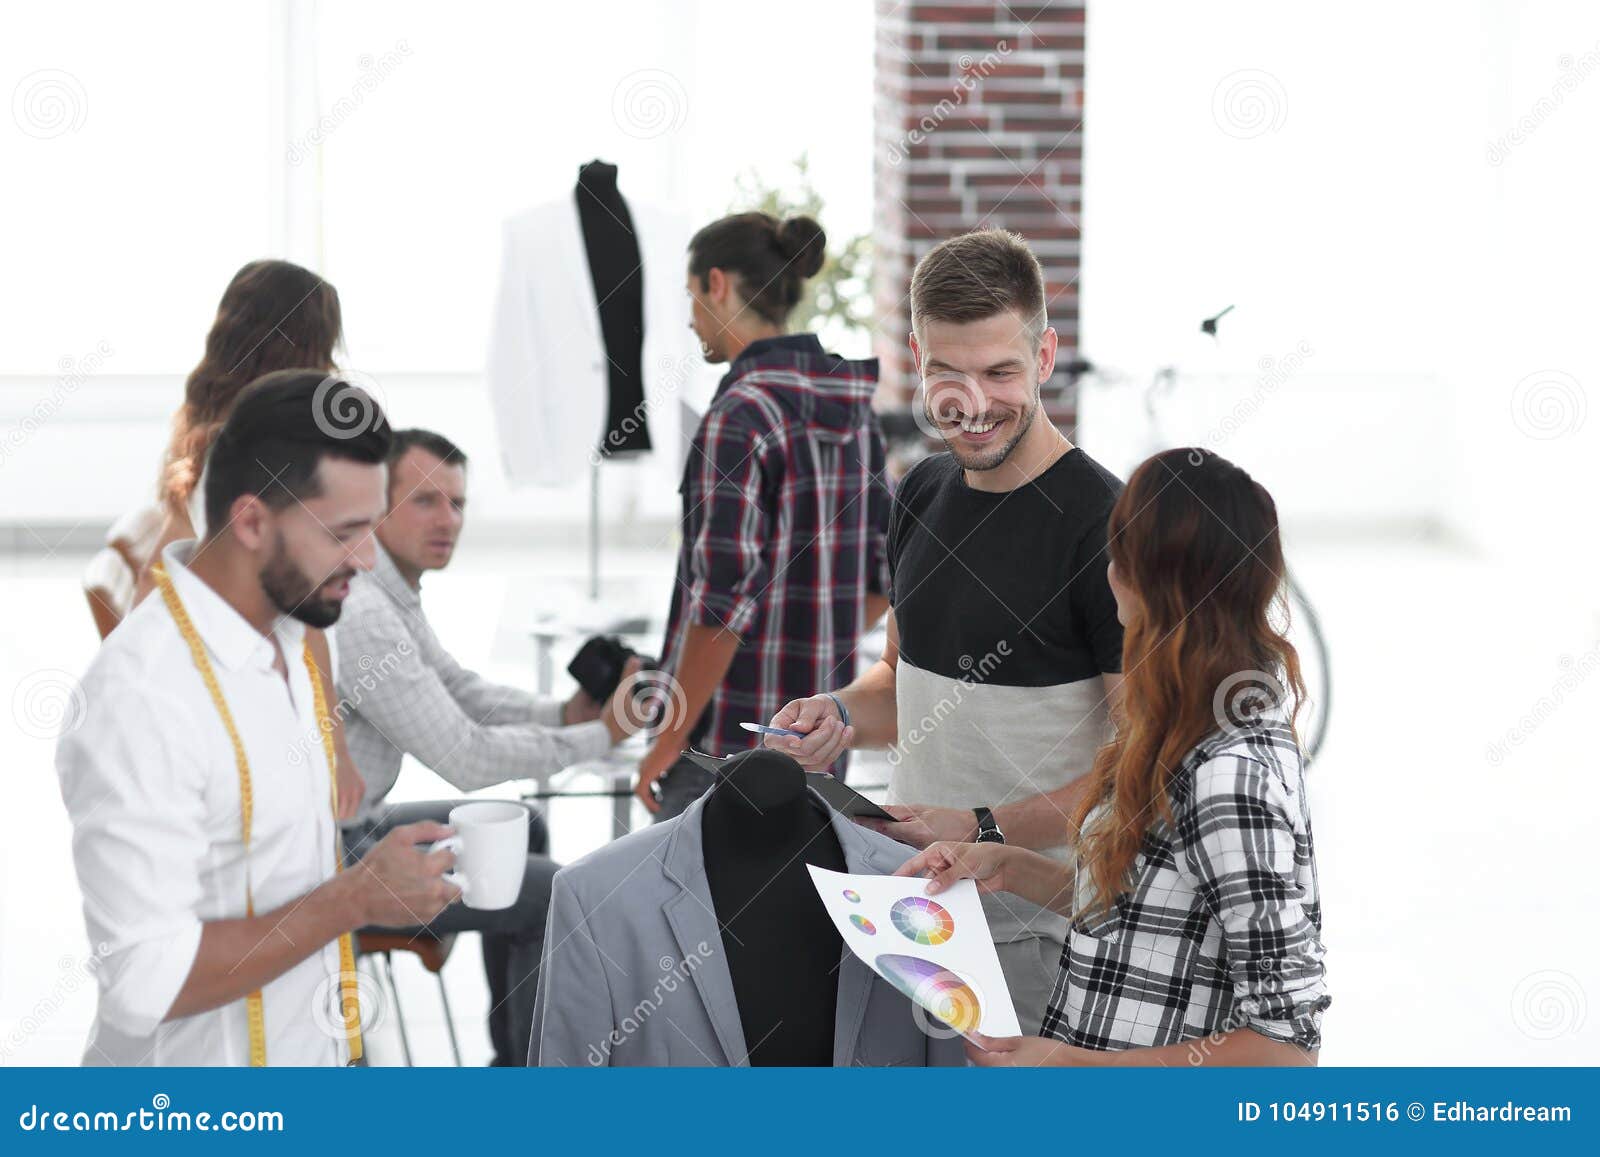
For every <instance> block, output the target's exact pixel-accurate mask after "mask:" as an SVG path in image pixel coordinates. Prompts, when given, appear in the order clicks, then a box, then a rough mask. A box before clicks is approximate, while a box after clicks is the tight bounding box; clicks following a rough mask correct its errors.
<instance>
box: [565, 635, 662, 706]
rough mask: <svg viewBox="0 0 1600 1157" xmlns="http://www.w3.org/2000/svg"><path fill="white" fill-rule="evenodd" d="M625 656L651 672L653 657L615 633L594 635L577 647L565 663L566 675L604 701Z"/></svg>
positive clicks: (654, 664)
mask: <svg viewBox="0 0 1600 1157" xmlns="http://www.w3.org/2000/svg"><path fill="white" fill-rule="evenodd" d="M629 659H638V660H639V661H640V665H641V666H642V667H643V668H644V669H645V670H646V671H654V670H655V669H656V668H657V666H658V665H659V664H658V663H657V662H656V660H654V659H651V658H648V657H646V656H644V655H641V654H639V652H637V651H635V650H634V649H633V648H632V647H630V646H628V644H626V643H624V642H623V641H622V640H621V639H620V638H619V637H618V636H616V635H595V636H594V637H592V638H590V639H588V640H586V641H585V642H584V644H583V646H581V647H579V648H578V653H577V654H576V655H574V656H573V657H572V662H570V663H568V664H567V674H569V675H571V676H572V677H573V678H574V679H575V680H577V682H578V686H580V687H582V688H583V689H584V691H585V692H587V693H588V695H589V697H590V698H591V699H593V700H594V701H595V702H596V703H604V702H605V701H606V700H607V699H609V698H611V693H612V692H613V691H615V690H616V689H617V684H618V683H620V682H622V669H623V668H624V667H626V666H627V665H628V660H629Z"/></svg>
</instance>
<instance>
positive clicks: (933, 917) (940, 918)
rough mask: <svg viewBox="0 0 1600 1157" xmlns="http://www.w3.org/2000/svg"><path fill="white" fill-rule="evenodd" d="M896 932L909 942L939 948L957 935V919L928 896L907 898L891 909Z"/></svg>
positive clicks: (891, 917) (891, 918)
mask: <svg viewBox="0 0 1600 1157" xmlns="http://www.w3.org/2000/svg"><path fill="white" fill-rule="evenodd" d="M889 919H890V921H891V922H893V924H894V926H895V930H896V931H898V932H899V933H900V935H902V936H904V937H905V938H906V939H907V940H910V941H913V942H914V943H917V944H927V945H930V946H933V947H937V946H938V945H940V944H943V943H944V942H945V941H946V940H948V939H950V937H952V936H954V935H955V934H956V922H955V918H954V917H953V916H951V915H950V913H949V911H948V910H947V909H946V908H945V907H944V906H943V905H942V904H937V903H935V902H934V901H932V900H930V899H928V898H927V897H926V896H907V897H906V898H905V899H904V900H897V901H896V902H895V905H894V907H893V908H890V909H889Z"/></svg>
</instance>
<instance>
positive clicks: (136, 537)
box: [83, 506, 166, 639]
mask: <svg viewBox="0 0 1600 1157" xmlns="http://www.w3.org/2000/svg"><path fill="white" fill-rule="evenodd" d="M165 524H166V516H165V514H163V513H162V510H161V508H160V507H159V506H142V507H139V508H138V509H136V510H130V511H129V512H128V513H126V514H124V515H123V516H122V517H121V518H119V519H117V521H116V522H114V523H112V524H111V529H110V530H109V531H107V532H106V545H105V548H104V549H103V550H100V551H98V552H96V554H95V556H94V557H93V558H91V559H90V560H89V565H88V567H87V568H85V570H84V572H83V593H84V597H85V598H87V599H88V600H89V614H90V615H91V616H92V617H93V618H94V627H95V630H97V631H99V632H100V637H101V638H102V639H104V638H105V637H106V636H107V635H109V634H110V633H111V632H112V631H113V630H115V629H116V626H117V624H118V623H120V622H122V620H123V619H124V618H126V617H127V615H128V612H129V611H130V610H132V609H133V596H134V592H135V591H136V590H137V589H138V585H139V576H140V575H141V574H143V573H144V570H145V568H146V567H147V566H149V565H150V561H151V559H152V558H153V557H154V556H155V551H156V545H157V544H158V543H159V542H160V541H161V531H162V528H163V526H165Z"/></svg>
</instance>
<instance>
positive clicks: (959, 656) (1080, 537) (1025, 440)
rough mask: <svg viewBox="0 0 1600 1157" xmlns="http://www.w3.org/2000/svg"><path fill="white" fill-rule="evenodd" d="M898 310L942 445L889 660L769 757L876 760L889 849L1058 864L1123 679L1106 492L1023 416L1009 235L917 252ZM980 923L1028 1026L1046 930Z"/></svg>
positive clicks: (1036, 370) (1048, 355)
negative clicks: (960, 844) (1031, 857)
mask: <svg viewBox="0 0 1600 1157" xmlns="http://www.w3.org/2000/svg"><path fill="white" fill-rule="evenodd" d="M911 312H912V325H913V333H912V335H911V349H912V353H913V354H914V356H915V358H916V364H917V368H918V371H919V373H920V375H921V378H922V383H923V390H924V391H925V397H924V398H923V399H922V404H923V406H924V412H925V414H926V416H927V418H928V420H929V422H930V423H932V424H933V426H934V428H935V429H937V431H938V433H939V435H940V436H941V437H942V438H943V439H944V441H945V445H946V447H947V448H948V449H947V452H946V453H942V454H936V455H933V456H932V457H930V458H928V459H927V460H925V461H923V462H921V463H919V464H918V465H917V466H916V467H915V468H914V469H912V471H911V472H910V473H909V474H908V475H907V476H906V477H905V479H904V480H903V481H902V482H901V484H900V487H899V490H898V492H897V493H896V495H895V503H894V510H893V515H892V520H891V524H890V532H889V542H888V556H889V565H890V575H891V586H892V591H891V601H892V606H893V610H892V611H891V612H890V615H889V619H888V645H887V647H886V648H885V651H884V656H883V659H882V660H881V661H879V662H878V663H877V664H875V665H874V666H873V667H872V668H871V669H870V670H868V671H867V672H866V673H865V674H864V675H862V676H861V678H859V679H857V680H856V681H855V682H853V683H851V684H850V685H849V686H848V687H845V688H843V689H842V690H838V691H833V692H828V691H827V690H826V689H822V690H823V692H824V693H822V694H818V695H814V696H812V697H810V698H807V699H798V700H795V701H794V702H792V703H790V704H788V705H787V706H785V707H784V708H783V710H782V711H780V712H778V714H777V715H776V716H774V717H773V719H772V725H773V726H775V727H785V728H790V729H792V730H796V731H802V732H805V733H806V735H805V738H804V739H786V738H780V737H769V738H768V740H767V743H768V744H769V745H770V746H773V747H775V748H778V749H779V750H785V751H789V752H790V753H791V754H793V755H794V756H795V757H796V758H798V759H799V760H800V761H801V763H803V764H804V765H805V766H806V767H808V768H823V767H826V766H828V765H829V764H830V763H831V762H832V761H833V760H834V759H835V758H837V756H838V754H839V753H840V752H841V751H842V750H843V749H844V748H846V747H848V746H861V747H874V746H888V747H889V748H890V762H891V764H892V765H893V772H892V774H891V776H890V783H889V800H890V804H889V807H888V810H889V811H890V812H891V813H892V814H893V815H895V816H896V817H897V821H898V822H895V823H887V822H881V821H879V822H875V823H874V826H877V827H878V828H879V830H881V831H884V832H885V833H887V834H888V835H890V836H893V837H894V838H896V839H898V840H901V841H903V842H905V843H908V844H912V845H914V846H916V847H926V846H927V845H928V844H930V843H932V842H934V841H936V840H958V841H963V840H967V841H970V840H974V839H980V838H982V839H1001V838H1003V839H1004V840H1005V842H1007V843H1012V844H1018V845H1021V846H1023V847H1029V848H1035V849H1038V850H1040V851H1044V852H1046V853H1050V854H1057V855H1060V856H1063V857H1064V856H1065V855H1066V850H1065V847H1064V845H1065V844H1066V843H1067V841H1068V839H1069V832H1068V820H1067V817H1068V816H1069V815H1070V814H1071V812H1072V809H1073V807H1074V805H1075V804H1076V802H1077V795H1078V793H1079V792H1080V791H1081V790H1082V785H1081V783H1080V782H1079V777H1080V776H1082V775H1083V774H1084V772H1086V771H1088V770H1089V767H1090V765H1091V763H1092V761H1093V758H1094V753H1095V751H1096V749H1098V747H1099V746H1100V745H1101V743H1103V742H1104V741H1105V739H1106V738H1107V737H1108V735H1109V707H1108V699H1109V696H1110V695H1111V693H1112V692H1113V691H1114V690H1115V689H1116V687H1117V686H1118V684H1119V683H1120V681H1121V674H1120V671H1121V669H1122V628H1121V625H1120V624H1119V623H1118V621H1117V609H1116V600H1115V599H1114V598H1113V597H1112V594H1111V589H1110V585H1109V583H1108V581H1107V577H1106V566H1107V556H1106V551H1105V545H1106V519H1107V516H1108V515H1109V514H1110V512H1111V507H1112V504H1113V503H1114V502H1115V501H1116V497H1117V494H1118V492H1119V491H1120V489H1121V483H1120V482H1119V481H1118V480H1117V479H1116V477H1115V476H1113V475H1112V474H1111V473H1109V472H1108V471H1107V470H1105V469H1104V468H1103V467H1101V466H1100V465H1099V463H1097V462H1095V461H1094V460H1093V459H1092V458H1090V457H1089V456H1088V455H1087V454H1085V453H1084V452H1083V450H1081V449H1080V448H1078V447H1076V446H1074V445H1072V443H1071V442H1069V441H1068V440H1067V438H1066V436H1065V435H1064V434H1062V433H1061V431H1059V430H1058V429H1056V427H1055V425H1054V424H1053V423H1052V422H1051V421H1050V418H1049V416H1048V415H1047V414H1046V413H1045V411H1044V408H1043V406H1042V405H1041V402H1040V394H1039V387H1040V383H1042V382H1044V381H1047V380H1048V379H1049V377H1050V375H1051V373H1052V371H1053V370H1054V367H1055V356H1056V341H1057V339H1056V333H1055V331H1054V330H1053V329H1051V328H1049V327H1048V326H1047V325H1046V317H1045V303H1044V277H1043V272H1042V271H1041V270H1040V268H1039V263H1038V261H1037V260H1036V259H1035V258H1034V256H1033V254H1032V253H1031V252H1030V251H1029V250H1028V248H1027V245H1026V244H1025V243H1024V242H1023V241H1022V239H1021V238H1020V237H1017V236H1016V235H1014V234H1011V233H1006V232H1002V231H1000V230H984V231H981V232H977V233H969V234H966V235H964V236H961V237H956V238H953V239H951V240H949V241H945V242H943V243H942V244H940V245H938V246H936V247H935V248H934V249H933V250H931V251H930V252H929V253H928V255H927V256H926V257H924V258H923V259H922V261H921V262H919V263H918V265H917V269H916V273H915V274H914V275H913V277H912V282H911ZM985 909H986V912H987V914H988V918H989V923H990V927H991V931H992V932H993V934H994V937H995V941H996V948H997V951H998V952H999V954H1000V963H1001V966H1002V968H1003V969H1004V970H1005V973H1006V981H1007V985H1008V987H1009V988H1010V989H1011V995H1012V1000H1013V1003H1014V1005H1015V1007H1016V1011H1017V1016H1018V1018H1019V1020H1020V1021H1021V1023H1022V1031H1023V1033H1024V1034H1029V1033H1034V1032H1037V1031H1038V1027H1039V1023H1040V1020H1041V1018H1042V1017H1043V1015H1044V1009H1045V1002H1046V1000H1047V999H1048V998H1049V995H1050V989H1051V986H1052V985H1053V983H1054V981H1055V977H1056V972H1057V970H1058V967H1059V964H1058V962H1059V957H1060V953H1061V946H1062V944H1063V943H1064V942H1065V937H1066V921H1065V919H1064V918H1063V917H1062V916H1060V915H1058V914H1056V913H1054V912H1050V911H1046V910H1044V909H1041V908H1038V907H1036V906H1034V905H1032V904H1029V903H1027V902H1026V901H1023V900H1021V899H1020V898H1018V897H1015V896H1012V895H1009V894H1004V893H999V894H995V895H992V896H988V897H986V898H985Z"/></svg>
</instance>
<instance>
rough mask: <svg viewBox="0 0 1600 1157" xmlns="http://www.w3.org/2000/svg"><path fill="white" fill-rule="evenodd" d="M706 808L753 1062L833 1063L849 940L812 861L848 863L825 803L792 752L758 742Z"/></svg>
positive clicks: (720, 908) (723, 769)
mask: <svg viewBox="0 0 1600 1157" xmlns="http://www.w3.org/2000/svg"><path fill="white" fill-rule="evenodd" d="M701 818H702V827H703V835H704V841H705V861H706V879H707V883H708V884H709V886H710V890H711V900H712V906H713V907H714V908H715V909H716V913H717V923H718V924H719V925H721V928H722V946H723V950H724V952H725V953H726V954H727V960H728V971H729V973H730V975H731V976H732V978H733V991H734V995H735V997H736V999H737V1000H738V1003H739V1019H740V1022H741V1025H742V1026H743V1029H744V1039H745V1047H746V1048H747V1049H748V1050H749V1057H750V1064H752V1065H831V1064H833V1029H834V1016H835V1011H836V1005H837V1003H838V987H839V962H840V956H841V953H842V952H843V950H844V944H843V941H842V940H840V938H839V932H838V930H837V929H836V928H835V927H834V925H833V921H832V920H831V919H830V918H829V916H828V913H827V910H826V909H825V908H824V907H823V904H822V900H821V898H820V897H818V895H817V891H816V888H815V887H814V886H813V885H812V882H811V874H810V873H809V872H808V871H806V865H807V864H815V865H816V866H817V867H819V868H828V869H831V870H833V871H836V872H842V871H845V870H846V867H845V858H844V851H843V849H841V848H840V846H839V838H838V836H837V835H836V834H835V833H834V831H833V827H832V824H831V822H830V818H829V812H828V810H827V807H826V805H824V804H822V803H821V802H820V801H819V800H817V799H816V798H815V797H813V796H812V795H811V793H810V792H808V791H807V790H806V781H805V772H804V771H803V770H801V767H800V765H799V764H798V763H796V762H795V761H794V760H793V759H792V758H791V757H790V756H787V755H784V754H783V753H781V752H777V751H771V750H768V749H767V748H761V747H758V748H755V749H754V750H752V751H748V752H744V753H742V754H740V755H736V756H734V757H733V758H731V759H729V760H726V761H725V762H723V763H722V764H721V766H720V768H719V771H718V779H717V784H716V786H715V787H714V788H713V789H712V791H711V794H710V796H709V797H708V798H707V800H706V804H705V810H704V812H703V813H702V817H701Z"/></svg>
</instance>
